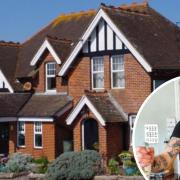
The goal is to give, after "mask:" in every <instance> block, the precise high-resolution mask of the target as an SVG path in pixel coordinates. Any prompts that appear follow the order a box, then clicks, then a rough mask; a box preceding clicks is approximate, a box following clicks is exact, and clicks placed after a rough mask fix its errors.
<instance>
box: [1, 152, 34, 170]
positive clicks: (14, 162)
mask: <svg viewBox="0 0 180 180" xmlns="http://www.w3.org/2000/svg"><path fill="white" fill-rule="evenodd" d="M32 161H33V157H32V156H31V155H29V154H22V153H14V154H12V155H11V156H10V157H9V160H8V162H7V163H6V164H5V167H4V168H3V172H16V173H19V172H28V171H29V170H30V169H31V167H30V166H29V164H30V163H31V162H32Z"/></svg>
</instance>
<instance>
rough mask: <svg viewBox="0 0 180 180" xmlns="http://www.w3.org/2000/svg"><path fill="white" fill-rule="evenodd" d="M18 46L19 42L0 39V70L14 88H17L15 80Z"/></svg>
mask: <svg viewBox="0 0 180 180" xmlns="http://www.w3.org/2000/svg"><path fill="white" fill-rule="evenodd" d="M19 48H20V45H19V43H14V42H5V41H0V70H2V72H3V74H4V75H5V77H6V78H7V80H8V81H9V83H10V84H11V86H12V87H13V89H15V90H17V89H19V87H18V85H17V83H16V81H15V80H16V78H15V71H16V65H17V61H18V53H19Z"/></svg>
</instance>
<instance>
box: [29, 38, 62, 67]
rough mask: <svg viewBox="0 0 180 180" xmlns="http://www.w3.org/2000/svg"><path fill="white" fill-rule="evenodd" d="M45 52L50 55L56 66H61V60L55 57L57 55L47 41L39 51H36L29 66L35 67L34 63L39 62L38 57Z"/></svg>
mask: <svg viewBox="0 0 180 180" xmlns="http://www.w3.org/2000/svg"><path fill="white" fill-rule="evenodd" d="M45 50H48V51H49V52H50V53H51V55H52V56H53V58H54V59H55V61H56V62H57V64H61V60H60V58H59V56H58V55H57V53H56V52H55V50H54V49H53V47H52V45H51V44H50V43H49V41H48V40H47V39H46V40H45V41H44V42H43V44H42V45H41V47H40V48H39V50H38V51H37V53H36V54H35V56H34V57H33V59H32V61H31V62H30V65H31V66H35V65H36V63H37V62H38V61H39V59H40V57H41V56H42V54H43V53H44V52H45Z"/></svg>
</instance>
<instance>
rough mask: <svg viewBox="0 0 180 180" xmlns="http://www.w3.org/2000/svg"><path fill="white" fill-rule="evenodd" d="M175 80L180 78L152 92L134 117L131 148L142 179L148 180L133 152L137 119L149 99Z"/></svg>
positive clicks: (172, 80)
mask: <svg viewBox="0 0 180 180" xmlns="http://www.w3.org/2000/svg"><path fill="white" fill-rule="evenodd" d="M177 80H180V76H178V77H176V78H173V79H171V80H168V81H167V82H165V83H163V84H162V85H160V86H159V87H158V88H157V89H155V90H154V91H152V92H151V94H150V95H149V96H148V97H147V98H146V99H145V101H144V102H143V104H142V105H141V107H140V109H139V111H138V113H137V116H136V119H135V123H134V128H133V135H132V136H133V137H132V146H133V154H134V157H135V160H136V164H137V166H138V168H139V170H140V172H141V174H142V175H143V177H144V178H145V179H146V180H149V178H148V177H147V176H146V175H145V173H144V171H143V170H142V168H141V166H140V165H139V163H138V159H137V157H136V150H135V148H136V147H135V133H134V129H136V126H137V121H138V119H139V116H140V114H141V112H142V110H143V108H144V106H145V105H146V104H147V103H148V101H149V100H150V99H151V97H153V95H154V94H156V93H157V92H158V91H159V90H160V89H162V88H163V87H165V86H166V85H168V84H170V83H172V82H175V81H177Z"/></svg>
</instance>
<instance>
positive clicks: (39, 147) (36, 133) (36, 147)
mask: <svg viewBox="0 0 180 180" xmlns="http://www.w3.org/2000/svg"><path fill="white" fill-rule="evenodd" d="M36 123H40V124H41V126H40V127H41V132H36V131H35V130H36ZM38 134H40V135H41V136H42V145H41V146H36V141H35V140H36V139H35V137H36V135H38ZM34 148H35V149H42V148H43V126H42V122H39V121H37V122H34Z"/></svg>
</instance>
